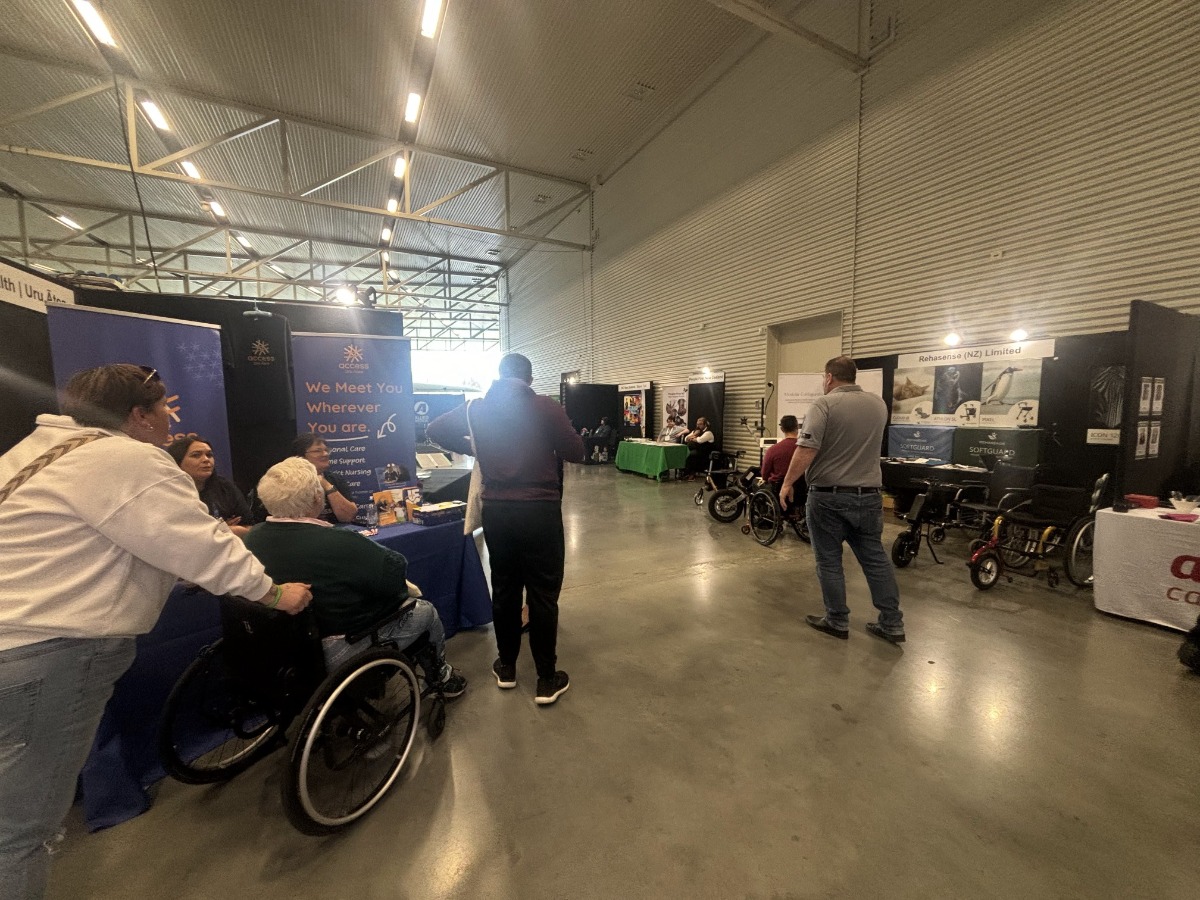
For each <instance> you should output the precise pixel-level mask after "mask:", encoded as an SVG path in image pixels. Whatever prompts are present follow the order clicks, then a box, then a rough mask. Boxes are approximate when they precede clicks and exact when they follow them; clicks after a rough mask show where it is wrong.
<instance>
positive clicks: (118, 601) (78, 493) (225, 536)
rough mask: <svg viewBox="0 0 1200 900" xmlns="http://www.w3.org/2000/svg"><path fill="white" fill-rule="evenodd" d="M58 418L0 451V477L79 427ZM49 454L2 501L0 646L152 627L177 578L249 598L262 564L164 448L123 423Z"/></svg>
mask: <svg viewBox="0 0 1200 900" xmlns="http://www.w3.org/2000/svg"><path fill="white" fill-rule="evenodd" d="M96 430H99V429H94V428H83V427H81V426H80V425H78V424H76V422H75V421H74V420H73V419H71V418H69V417H68V416H51V415H43V416H38V420H37V428H36V429H35V430H34V432H33V434H31V435H30V436H29V437H27V438H25V440H23V441H21V442H20V443H19V444H17V445H16V446H15V447H13V448H12V449H11V450H9V451H8V453H6V454H4V455H3V456H2V457H0V487H2V486H3V485H5V484H7V483H8V481H9V479H11V478H12V477H13V476H14V475H15V474H16V473H17V472H18V471H20V469H21V468H22V467H23V466H25V465H26V464H27V463H29V462H31V461H32V460H33V459H35V458H36V457H38V456H40V455H41V454H42V453H43V452H45V451H46V450H48V449H50V448H51V447H53V446H54V445H56V444H60V443H62V442H63V441H65V440H67V439H68V438H71V437H74V436H76V435H78V434H80V433H82V432H90V431H96ZM109 434H111V435H113V436H112V437H106V438H103V439H101V440H98V441H93V442H92V443H90V444H85V445H84V446H82V447H78V448H76V449H75V450H72V451H70V452H69V453H67V454H66V455H65V456H63V457H62V458H60V459H58V460H56V461H54V462H53V463H51V464H50V465H49V466H47V467H46V468H44V469H43V470H42V471H40V472H38V473H37V474H36V475H34V476H33V477H32V478H31V479H29V481H27V482H25V484H23V485H22V486H21V487H19V488H17V490H16V491H14V492H13V494H12V495H11V496H10V497H9V498H8V499H7V500H5V501H4V502H3V503H0V650H8V649H11V648H13V647H20V646H22V645H25V644H32V643H36V642H38V641H46V640H50V639H52V638H56V637H79V638H94V637H113V636H125V635H136V634H142V633H144V632H146V631H149V630H150V629H151V628H153V627H154V623H155V622H156V621H158V616H159V613H161V612H162V608H163V605H164V604H165V603H166V599H167V594H168V593H170V590H171V586H172V585H173V584H174V582H175V577H176V576H179V577H182V578H185V579H187V580H188V581H193V582H195V583H196V584H198V585H200V586H201V587H203V588H204V589H205V590H208V591H210V592H212V593H214V594H226V593H228V594H237V595H239V596H243V597H247V598H249V599H251V600H257V599H259V598H260V597H262V596H263V595H265V594H266V593H267V591H269V590H270V589H271V579H270V578H268V577H267V574H266V572H265V571H264V570H263V567H262V565H261V564H260V563H259V562H258V560H256V559H255V558H254V557H253V556H252V555H251V554H250V552H249V551H248V550H247V549H246V548H245V546H244V545H243V544H242V542H241V540H240V539H239V538H237V537H236V536H235V535H234V534H233V533H232V532H231V531H230V530H229V528H228V527H227V526H226V525H225V523H224V522H221V521H220V520H219V519H214V518H212V517H211V516H209V514H208V511H207V510H206V509H205V508H204V504H203V503H201V502H200V497H199V495H198V494H197V492H196V485H195V483H194V482H193V481H192V479H191V478H190V477H189V476H188V475H186V474H185V473H184V472H183V471H182V470H181V469H180V468H179V467H178V466H177V465H175V461H174V460H172V459H171V457H170V456H169V455H167V454H166V453H165V452H164V451H163V450H162V449H160V448H158V447H155V446H153V445H151V444H145V443H142V442H140V441H135V440H134V439H133V438H130V437H128V436H127V435H125V434H123V433H121V432H112V431H110V432H109Z"/></svg>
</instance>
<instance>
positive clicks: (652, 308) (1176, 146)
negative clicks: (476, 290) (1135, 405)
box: [510, 0, 1200, 448]
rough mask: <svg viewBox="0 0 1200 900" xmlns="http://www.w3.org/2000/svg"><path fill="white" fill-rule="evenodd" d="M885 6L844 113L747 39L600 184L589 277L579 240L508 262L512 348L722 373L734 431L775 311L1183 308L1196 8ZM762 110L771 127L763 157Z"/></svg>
mask: <svg viewBox="0 0 1200 900" xmlns="http://www.w3.org/2000/svg"><path fill="white" fill-rule="evenodd" d="M884 7H886V8H887V11H888V12H890V13H895V14H897V15H898V21H899V37H898V39H897V40H896V41H895V42H894V43H893V44H892V46H890V47H889V48H888V49H887V51H886V52H885V53H883V54H881V55H880V56H879V57H877V59H876V61H875V62H873V64H872V66H871V69H870V71H869V72H868V73H867V74H866V76H865V77H864V78H863V80H862V91H861V109H862V116H861V135H860V119H859V115H858V112H859V105H860V94H859V82H858V80H857V79H855V78H853V77H852V76H849V75H846V74H845V73H844V72H842V73H841V74H840V75H839V70H837V68H836V66H832V65H831V64H829V63H827V62H826V61H824V60H822V59H820V58H814V57H812V56H807V55H806V56H803V57H802V58H800V57H797V58H795V59H788V57H787V56H786V53H785V52H783V51H781V50H780V48H779V44H778V40H777V39H774V38H773V39H771V40H770V41H767V42H765V43H764V44H763V45H762V47H761V48H760V49H759V50H757V51H755V52H754V53H753V54H752V56H751V58H749V59H748V60H746V62H745V64H744V65H741V66H738V67H736V68H735V69H734V70H733V71H732V72H731V73H730V74H729V75H727V76H726V77H725V79H723V81H722V82H721V83H719V84H718V86H717V88H715V89H714V90H713V91H711V92H710V94H709V95H706V97H705V98H702V100H701V101H700V102H698V103H697V104H696V105H695V106H694V107H693V108H692V109H690V110H689V111H688V113H687V114H686V115H684V116H683V117H681V118H680V120H679V121H678V122H676V123H675V124H674V125H672V126H671V127H670V128H669V129H667V131H665V132H664V133H663V134H662V135H660V136H659V138H658V139H656V140H655V141H654V142H653V143H652V144H651V146H650V147H648V148H647V149H646V150H645V151H643V153H641V154H639V156H638V157H635V159H634V160H633V161H632V162H631V163H629V164H628V165H627V166H626V167H625V168H624V169H623V170H621V171H620V172H618V173H617V175H616V176H615V177H614V178H613V179H612V181H611V182H609V183H608V184H605V185H603V186H602V187H600V188H599V190H598V191H597V194H596V228H597V233H598V240H597V245H596V250H595V251H594V254H593V259H592V262H591V272H592V273H593V274H594V278H593V280H592V283H590V284H589V283H588V280H587V273H588V271H589V269H588V266H587V262H586V259H585V260H584V261H583V263H582V264H580V263H576V264H575V265H574V269H573V271H572V270H571V266H570V265H568V264H567V263H565V262H564V259H563V258H562V257H554V256H549V255H545V254H542V255H538V256H534V255H531V256H530V257H527V258H526V259H525V260H524V261H522V263H521V264H519V265H518V266H517V267H515V268H514V270H513V279H512V281H511V282H510V284H511V285H512V286H513V297H512V300H513V307H512V310H511V313H510V328H511V335H512V346H513V347H514V348H515V347H521V348H523V349H525V350H526V351H527V352H529V353H530V354H531V355H532V356H534V358H535V362H539V363H540V361H541V360H545V363H544V364H545V365H546V368H547V371H549V370H550V369H553V371H554V375H557V372H558V371H560V370H568V369H574V368H581V369H583V370H584V372H585V373H586V375H587V377H590V378H591V379H592V380H594V381H614V382H616V381H631V380H643V379H653V380H654V381H660V382H678V381H681V380H684V378H685V377H686V376H687V375H688V374H689V373H690V372H692V371H694V370H695V369H697V368H699V367H700V366H703V365H709V366H712V367H713V368H715V369H723V370H724V371H725V372H726V375H727V407H726V416H725V423H724V426H725V434H726V443H727V445H729V446H734V447H745V448H749V447H751V446H752V440H751V438H750V437H749V436H748V435H746V434H745V433H744V432H742V431H741V429H740V428H739V427H738V425H737V422H738V419H739V418H740V417H742V416H746V417H752V416H753V415H754V404H755V401H756V400H757V398H758V397H759V396H760V394H761V392H762V389H763V382H764V380H765V369H764V367H765V350H766V337H765V334H764V333H763V332H764V329H765V327H766V326H768V325H771V324H774V323H779V322H786V321H790V320H793V319H798V318H803V317H805V316H811V315H818V314H821V313H825V312H831V311H834V310H838V309H841V310H842V311H843V314H844V323H845V325H844V329H845V331H844V346H845V349H846V350H847V351H848V352H853V353H854V354H856V355H871V354H876V353H887V352H904V351H911V350H917V349H922V348H925V347H929V346H935V345H936V344H937V342H938V341H940V339H941V337H942V336H943V335H944V334H945V333H946V331H947V330H948V329H949V327H951V326H954V327H957V328H959V329H961V330H962V331H963V333H964V335H965V336H966V338H967V339H968V340H969V341H972V342H976V341H979V342H982V341H992V340H996V339H1000V338H1003V337H1004V336H1005V335H1007V333H1008V332H1009V331H1010V330H1011V329H1012V328H1013V327H1014V326H1015V325H1016V324H1022V325H1024V327H1026V328H1027V329H1028V330H1029V331H1030V332H1032V333H1033V334H1035V335H1045V336H1059V335H1066V334H1078V333H1083V332H1089V331H1102V330H1109V329H1119V328H1123V327H1125V325H1126V324H1127V311H1128V304H1129V301H1130V300H1132V299H1135V298H1137V299H1144V300H1152V301H1154V302H1159V303H1164V304H1167V305H1171V306H1174V307H1176V308H1181V309H1190V310H1196V311H1200V166H1197V165H1196V160H1197V159H1200V66H1196V65H1194V60H1193V58H1192V56H1193V53H1194V48H1195V47H1196V46H1197V45H1198V43H1200V4H1197V3H1196V2H1195V0H1100V2H1084V0H1072V2H1066V0H1060V2H1052V3H1045V2H1037V0H1012V2H1010V3H1006V4H994V3H990V2H987V0H908V2H905V0H880V2H876V9H877V13H878V11H879V10H882V9H883V8H884ZM789 66H791V67H790V68H789ZM798 123H802V125H801V124H798ZM768 128H771V129H773V132H772V135H773V136H772V140H771V142H770V143H771V144H772V147H774V146H777V145H778V143H779V138H778V132H780V131H782V132H786V133H788V134H789V136H790V137H791V143H790V149H788V150H786V151H785V152H783V153H782V154H781V155H778V156H776V157H775V158H773V159H771V160H769V161H766V162H764V161H763V160H762V158H761V156H762V152H761V150H760V149H759V150H756V149H755V148H758V147H760V146H761V136H762V135H763V133H764V130H765V129H768ZM735 129H736V133H735ZM700 134H708V135H710V136H711V138H712V140H711V141H710V142H707V143H706V142H702V141H698V140H697V135H700ZM714 154H715V155H716V159H718V160H719V161H720V163H721V168H720V170H719V177H716V175H714V169H713V164H714ZM714 183H716V184H717V187H718V189H716V190H714V191H708V190H706V188H707V187H708V186H709V185H711V184H714ZM664 210H667V211H668V212H669V215H664ZM646 223H651V224H650V225H649V226H648V225H647V224H646ZM631 235H632V236H635V237H636V239H631Z"/></svg>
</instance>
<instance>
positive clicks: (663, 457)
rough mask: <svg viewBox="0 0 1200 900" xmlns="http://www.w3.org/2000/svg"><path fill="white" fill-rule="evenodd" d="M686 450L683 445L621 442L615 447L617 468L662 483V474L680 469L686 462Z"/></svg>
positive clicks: (655, 442) (656, 442)
mask: <svg viewBox="0 0 1200 900" xmlns="http://www.w3.org/2000/svg"><path fill="white" fill-rule="evenodd" d="M687 458H688V448H687V447H685V446H683V444H660V443H659V442H658V441H644V442H643V441H621V443H620V444H618V445H617V468H618V469H620V470H621V471H622V472H639V473H641V474H642V475H646V476H649V477H650V478H657V479H658V480H659V481H662V474H663V472H668V471H670V470H671V469H682V468H683V466H684V464H685V463H686V462H687Z"/></svg>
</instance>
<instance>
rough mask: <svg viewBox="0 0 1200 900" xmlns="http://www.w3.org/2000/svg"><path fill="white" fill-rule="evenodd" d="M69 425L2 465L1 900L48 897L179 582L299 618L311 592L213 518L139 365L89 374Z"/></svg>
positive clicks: (162, 403)
mask: <svg viewBox="0 0 1200 900" xmlns="http://www.w3.org/2000/svg"><path fill="white" fill-rule="evenodd" d="M62 409H63V412H64V413H65V414H66V415H61V416H52V415H43V416H39V417H38V420H37V428H36V429H35V430H34V432H33V433H32V434H31V435H30V436H29V437H27V438H25V440H23V441H21V442H20V443H19V444H17V445H16V446H15V447H13V448H12V449H11V450H9V451H8V452H7V453H5V454H4V455H3V456H0V547H3V565H0V897H6V898H7V897H21V898H24V897H40V896H42V894H43V892H44V890H45V880H46V868H47V866H46V860H47V854H46V851H45V849H44V846H43V844H44V842H45V841H46V840H47V839H49V838H50V837H52V836H53V835H54V834H55V832H56V831H57V829H58V828H59V827H60V825H61V822H62V820H63V818H64V817H65V816H66V814H67V811H68V810H69V809H70V805H71V801H72V799H73V797H74V792H75V779H76V776H77V775H78V774H79V770H80V769H81V768H82V766H83V763H84V760H85V759H86V757H87V753H88V750H89V748H90V747H91V744H92V739H93V737H94V736H95V733H96V728H97V726H98V725H99V724H100V718H101V716H102V715H103V713H104V706H105V704H106V703H107V702H108V698H109V696H110V695H111V694H112V687H113V684H114V683H115V682H116V680H117V679H118V678H119V677H120V676H121V675H122V673H124V671H125V670H126V669H127V668H128V667H129V665H130V663H132V662H133V656H134V636H135V635H138V634H142V633H144V632H146V631H149V630H150V629H151V628H152V627H153V626H154V623H155V621H157V619H158V616H159V613H160V612H162V608H163V604H164V603H165V602H166V598H167V594H168V593H169V592H170V590H171V586H172V584H173V583H174V581H175V578H176V576H180V577H182V578H186V579H187V580H189V581H193V582H195V583H196V584H199V585H200V586H202V587H204V588H205V589H207V590H209V591H211V592H212V593H214V594H225V593H229V594H237V595H240V596H243V597H247V598H249V599H251V600H257V601H259V602H262V603H266V604H267V605H268V606H273V607H277V608H279V609H281V610H284V611H285V612H289V613H296V612H299V611H300V610H301V609H303V608H304V607H305V606H307V605H308V603H309V601H310V600H312V594H311V593H310V592H309V590H308V585H304V584H284V585H276V584H273V583H272V581H271V579H270V578H268V577H267V575H266V573H265V572H264V570H263V567H262V566H261V565H260V564H259V563H258V561H257V560H256V559H254V557H253V556H252V555H251V554H250V553H249V551H247V550H246V548H245V547H244V546H243V545H242V542H241V541H240V540H239V539H238V538H236V537H234V535H233V533H232V532H230V530H229V528H228V527H227V526H226V525H225V523H224V522H221V521H219V520H216V519H213V518H212V517H211V516H210V515H209V514H208V511H207V510H206V509H205V508H204V504H202V503H201V502H200V499H199V497H198V496H197V494H196V486H195V484H194V483H193V482H192V479H191V478H189V477H188V476H187V475H186V474H184V473H183V472H182V471H181V470H180V469H179V467H178V466H176V465H175V463H174V461H173V460H172V459H171V457H170V456H168V455H167V454H166V453H165V452H163V450H162V449H160V448H161V446H162V445H163V444H164V443H165V442H166V441H167V439H168V438H169V436H170V429H171V419H170V413H171V410H170V408H169V407H168V405H167V399H166V389H165V388H164V386H163V383H162V380H161V379H160V378H159V377H158V373H157V372H155V370H153V369H149V368H145V367H142V366H134V365H128V364H121V365H114V366H102V367H100V368H97V369H89V370H87V371H84V372H80V373H78V374H76V375H75V376H74V377H73V378H72V379H71V380H70V382H69V383H68V385H67V387H66V390H65V392H64V396H63V398H62Z"/></svg>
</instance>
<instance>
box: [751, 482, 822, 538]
mask: <svg viewBox="0 0 1200 900" xmlns="http://www.w3.org/2000/svg"><path fill="white" fill-rule="evenodd" d="M807 499H808V485H807V483H806V482H805V480H804V479H803V478H801V479H800V480H799V481H797V482H796V483H795V485H793V490H792V502H791V503H790V504H788V508H787V509H786V510H785V509H783V507H782V506H781V505H780V503H779V485H777V484H771V483H764V484H762V485H760V486H759V487H758V488H757V489H756V490H755V491H754V492H753V493H752V494H751V495H750V499H749V500H748V501H747V504H746V524H744V525H743V526H742V533H743V534H752V535H754V539H755V540H756V541H758V542H759V543H760V544H762V545H763V546H764V547H769V546H771V545H772V544H773V543H775V541H776V540H778V538H779V536H780V535H781V534H783V532H784V529H785V528H787V527H788V526H789V525H790V526H791V528H792V531H793V532H794V533H795V535H796V537H798V538H799V539H800V540H802V541H803V542H804V543H806V544H811V543H812V537H811V536H810V535H809V533H808V519H807V518H806V517H805V513H804V504H805V501H806V500H807Z"/></svg>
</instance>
